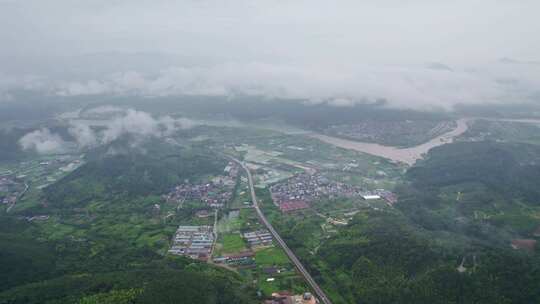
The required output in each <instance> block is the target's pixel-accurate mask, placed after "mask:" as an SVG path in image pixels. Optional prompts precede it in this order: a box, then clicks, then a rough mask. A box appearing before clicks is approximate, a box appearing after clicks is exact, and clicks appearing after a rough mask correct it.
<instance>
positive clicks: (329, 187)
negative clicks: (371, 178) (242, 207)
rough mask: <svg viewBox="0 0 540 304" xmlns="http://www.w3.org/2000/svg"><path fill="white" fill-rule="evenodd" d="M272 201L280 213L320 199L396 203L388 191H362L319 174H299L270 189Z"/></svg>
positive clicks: (308, 205) (307, 206)
mask: <svg viewBox="0 0 540 304" xmlns="http://www.w3.org/2000/svg"><path fill="white" fill-rule="evenodd" d="M270 192H271V194H272V200H273V202H274V204H275V205H276V206H277V207H278V208H279V209H280V210H281V211H282V212H292V211H296V210H301V209H306V208H309V207H310V203H311V202H313V201H315V200H318V199H321V198H323V197H324V198H329V199H333V198H338V197H345V198H362V199H364V200H377V199H384V200H385V201H386V202H387V203H388V204H389V205H393V204H394V203H396V202H397V197H396V195H395V194H393V193H392V192H390V191H388V190H384V189H376V190H373V191H367V190H362V189H360V188H359V187H355V186H351V185H347V184H344V183H338V182H333V181H330V180H329V179H328V178H326V177H324V176H322V175H321V174H319V173H315V174H308V173H301V174H297V175H295V176H293V177H292V178H289V179H287V180H285V181H284V182H281V183H278V184H275V185H273V186H271V187H270Z"/></svg>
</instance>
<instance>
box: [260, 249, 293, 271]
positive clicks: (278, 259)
mask: <svg viewBox="0 0 540 304" xmlns="http://www.w3.org/2000/svg"><path fill="white" fill-rule="evenodd" d="M255 263H257V265H258V266H272V265H287V264H289V258H288V257H287V255H286V254H285V252H283V250H281V248H278V247H271V248H265V249H262V250H260V251H257V253H256V254H255Z"/></svg>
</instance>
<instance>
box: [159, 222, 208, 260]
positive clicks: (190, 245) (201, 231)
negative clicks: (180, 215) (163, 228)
mask: <svg viewBox="0 0 540 304" xmlns="http://www.w3.org/2000/svg"><path fill="white" fill-rule="evenodd" d="M214 241H215V238H214V232H213V228H212V226H179V227H178V229H177V230H176V234H175V235H174V239H173V242H172V243H173V244H172V247H171V249H169V253H170V254H175V255H183V256H187V257H190V258H192V259H199V260H202V261H207V260H208V259H209V258H210V256H211V255H212V248H213V246H214Z"/></svg>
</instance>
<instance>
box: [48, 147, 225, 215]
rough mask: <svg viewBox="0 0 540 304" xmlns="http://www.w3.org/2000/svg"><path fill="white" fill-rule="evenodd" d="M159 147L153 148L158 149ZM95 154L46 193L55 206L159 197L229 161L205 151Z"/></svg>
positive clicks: (178, 150) (216, 169)
mask: <svg viewBox="0 0 540 304" xmlns="http://www.w3.org/2000/svg"><path fill="white" fill-rule="evenodd" d="M155 148H156V147H154V149H155ZM106 151H110V150H105V152H104V153H102V152H99V153H98V152H94V154H97V155H91V156H89V157H88V160H89V162H88V163H86V164H85V165H83V166H82V167H80V168H78V169H77V170H76V171H74V172H73V173H71V174H70V175H68V176H66V177H65V178H63V179H62V180H60V181H59V182H57V183H55V184H53V185H51V186H49V187H47V188H46V189H45V197H46V199H47V201H48V202H50V203H51V204H52V205H53V206H66V207H67V206H72V207H73V206H77V205H84V204H86V203H88V202H91V201H92V200H103V199H112V198H114V197H117V198H118V197H125V198H135V197H140V196H145V195H151V194H154V195H159V194H162V193H165V192H166V191H168V190H169V189H170V188H171V187H173V186H174V185H176V184H178V183H180V182H183V181H184V180H186V179H188V180H194V179H198V178H200V177H202V176H205V175H209V174H215V173H219V172H221V170H223V168H224V167H225V165H226V160H225V159H223V158H220V157H217V156H216V155H213V154H211V153H210V152H209V151H206V150H203V149H197V148H194V149H191V148H178V149H177V150H174V151H168V150H166V149H165V148H163V149H162V150H158V151H146V150H145V151H144V153H140V152H137V151H129V152H126V153H119V154H112V155H109V154H107V153H106Z"/></svg>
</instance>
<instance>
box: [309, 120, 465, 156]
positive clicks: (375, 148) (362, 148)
mask: <svg viewBox="0 0 540 304" xmlns="http://www.w3.org/2000/svg"><path fill="white" fill-rule="evenodd" d="M468 121H469V119H467V118H462V119H459V120H457V121H456V122H457V126H456V128H455V129H453V130H452V131H449V132H446V133H444V134H442V135H440V136H437V137H435V138H433V139H431V140H430V141H428V142H425V143H423V144H420V145H418V146H414V147H409V148H398V147H392V146H383V145H380V144H375V143H367V142H360V141H354V140H348V139H343V138H338V137H333V136H327V135H323V134H310V135H309V136H311V137H313V138H317V139H319V140H321V141H323V142H325V143H329V144H332V145H335V146H338V147H341V148H345V149H350V150H355V151H359V152H364V153H368V154H372V155H377V156H381V157H384V158H388V159H390V160H392V161H395V162H401V163H405V164H408V165H413V164H414V163H415V162H416V161H417V160H418V159H421V158H422V157H423V155H424V154H426V153H427V152H428V151H429V150H430V149H432V148H434V147H437V146H440V145H443V144H446V143H450V142H452V141H453V140H454V138H455V137H457V136H459V135H461V134H463V133H465V131H467V129H468V125H467V122H468Z"/></svg>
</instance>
